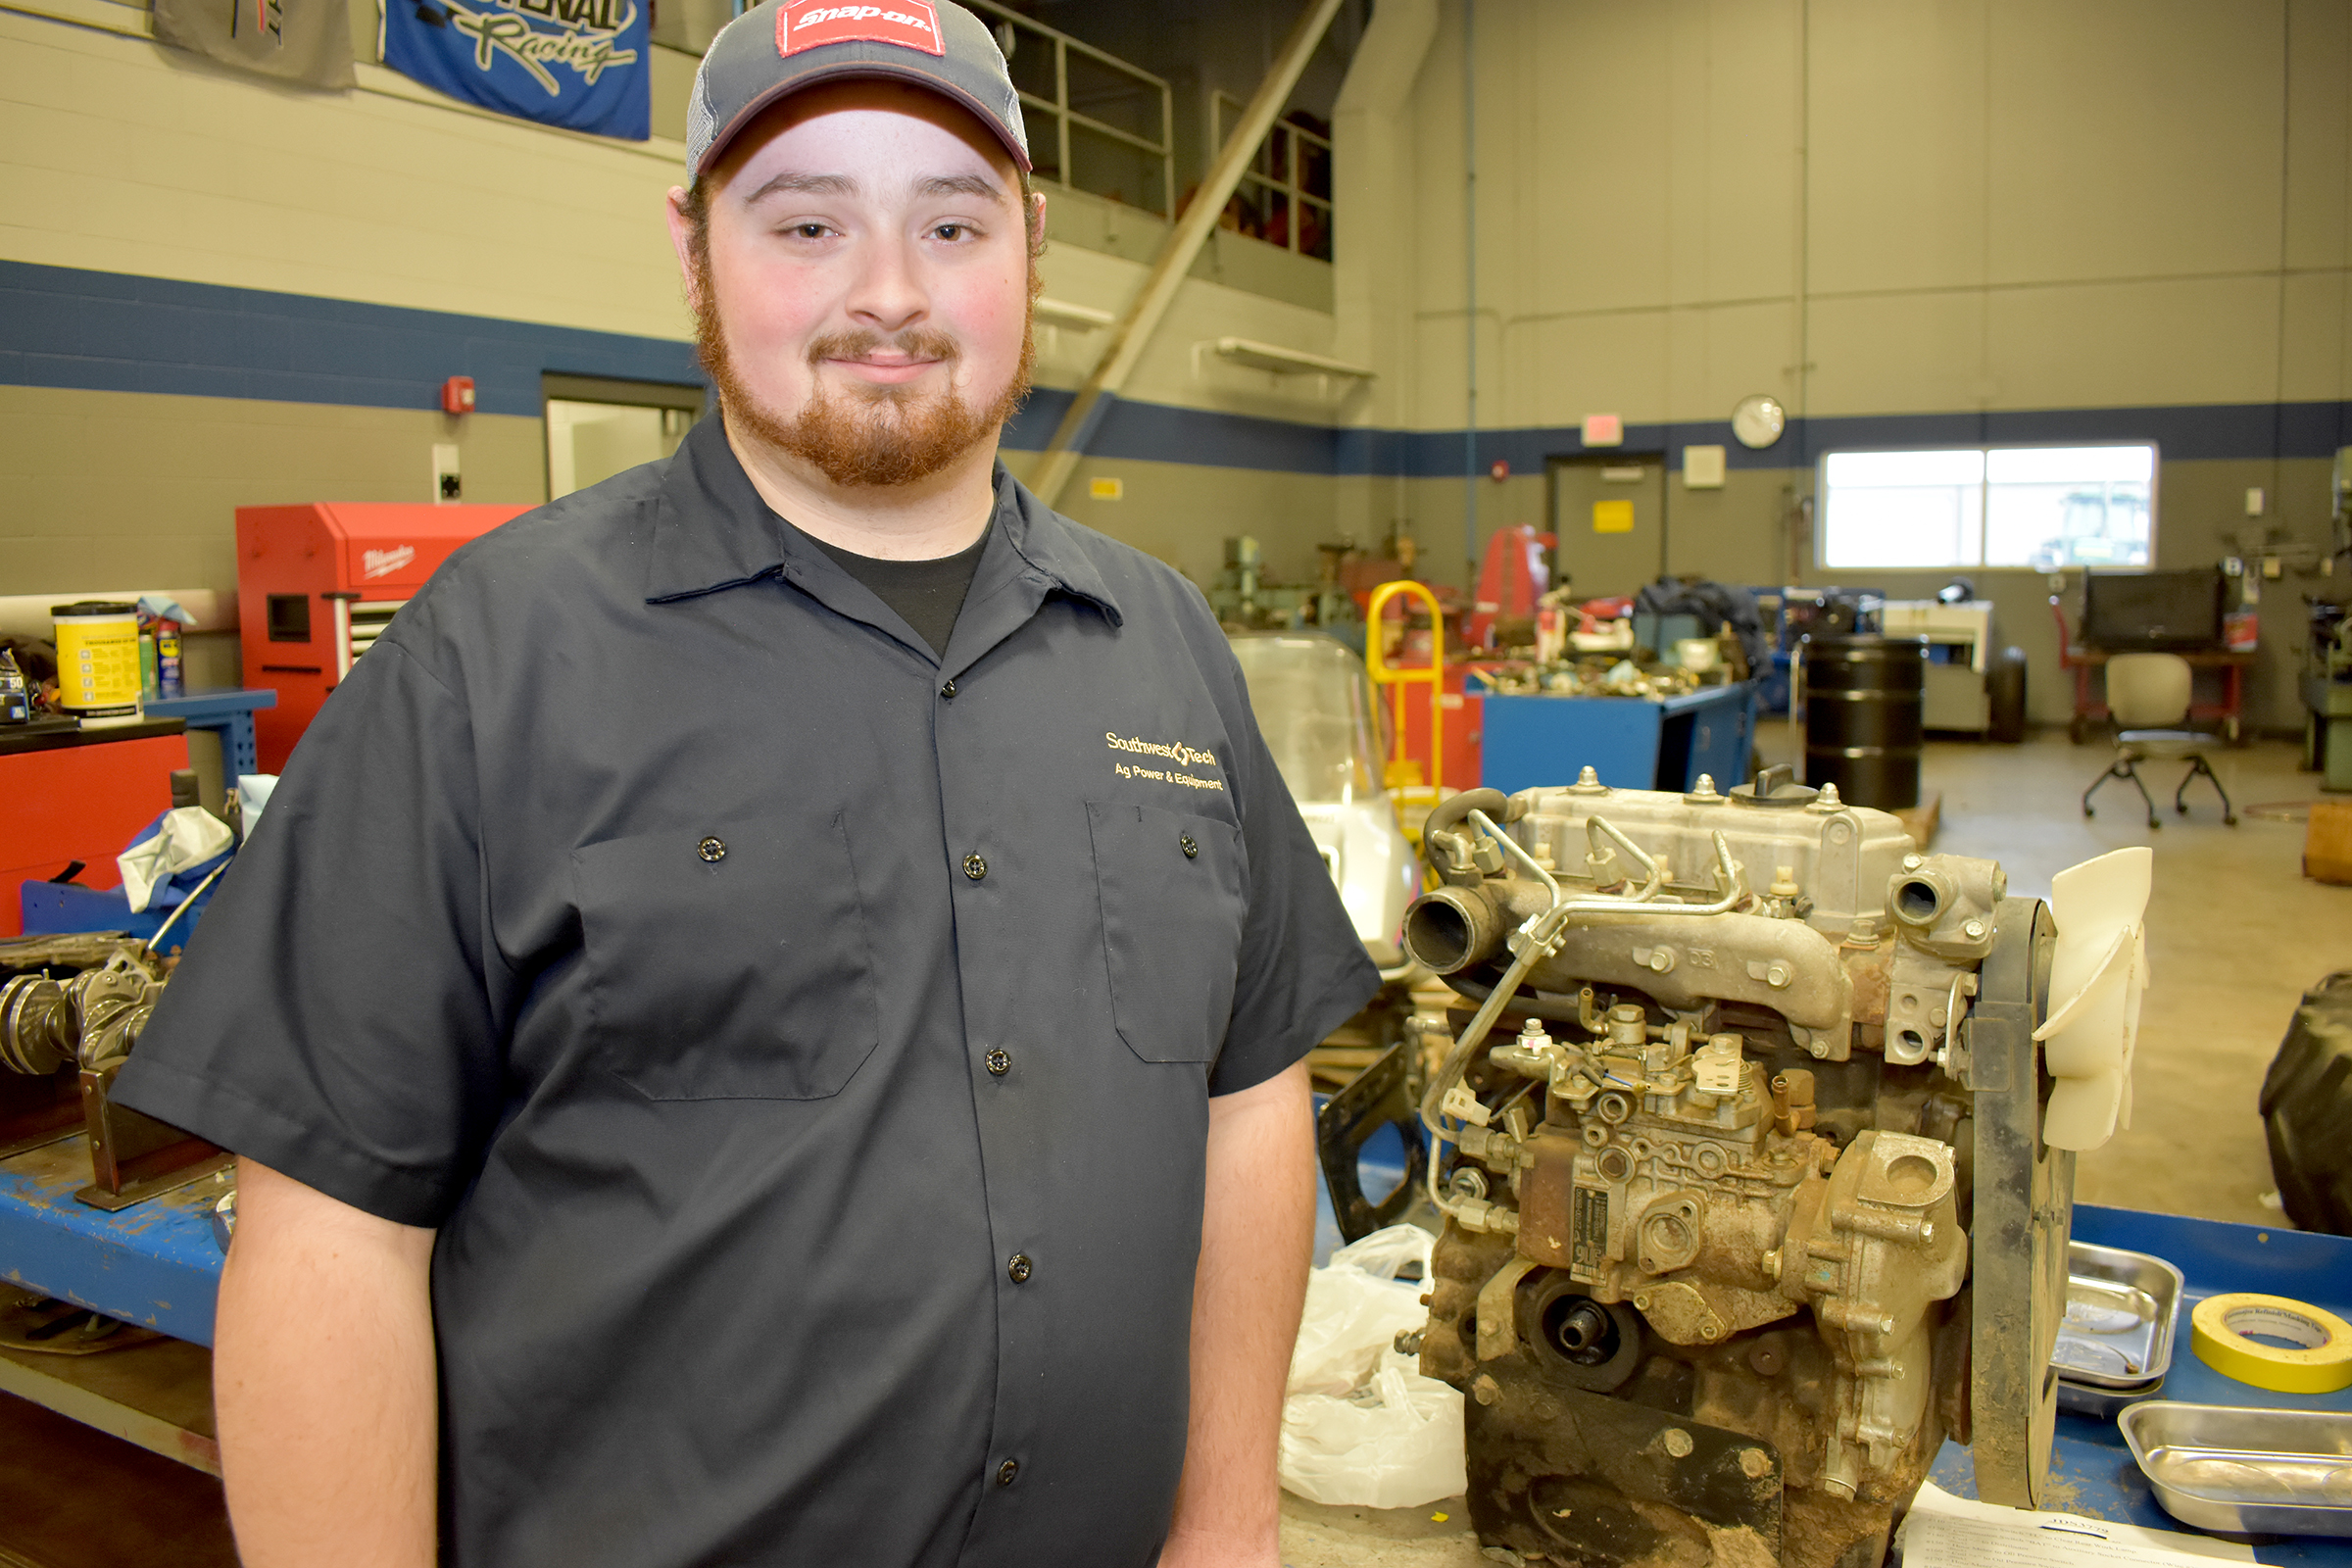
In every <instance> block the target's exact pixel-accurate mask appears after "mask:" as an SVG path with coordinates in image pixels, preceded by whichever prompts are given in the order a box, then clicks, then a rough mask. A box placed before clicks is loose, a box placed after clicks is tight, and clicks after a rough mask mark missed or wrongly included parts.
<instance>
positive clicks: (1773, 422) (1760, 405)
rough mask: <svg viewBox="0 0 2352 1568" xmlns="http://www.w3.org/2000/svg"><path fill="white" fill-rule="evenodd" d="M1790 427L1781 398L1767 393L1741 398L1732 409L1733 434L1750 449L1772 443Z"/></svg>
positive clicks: (1786, 411) (1787, 412)
mask: <svg viewBox="0 0 2352 1568" xmlns="http://www.w3.org/2000/svg"><path fill="white" fill-rule="evenodd" d="M1788 428H1789V411H1788V410H1787V409H1784V408H1782V407H1781V400H1780V399H1779V398H1776V397H1772V396H1770V395H1768V394H1766V393H1762V392H1758V393H1756V394H1755V395H1754V396H1753V397H1744V398H1741V399H1740V402H1739V405H1738V406H1737V407H1736V408H1734V409H1733V410H1732V434H1733V435H1735V436H1738V437H1739V438H1740V445H1741V446H1743V447H1746V448H1748V449H1749V450H1750V451H1758V450H1761V449H1762V448H1765V447H1768V446H1770V445H1772V444H1773V443H1774V442H1775V441H1778V440H1779V439H1780V438H1781V432H1782V431H1783V430H1786V429H1788Z"/></svg>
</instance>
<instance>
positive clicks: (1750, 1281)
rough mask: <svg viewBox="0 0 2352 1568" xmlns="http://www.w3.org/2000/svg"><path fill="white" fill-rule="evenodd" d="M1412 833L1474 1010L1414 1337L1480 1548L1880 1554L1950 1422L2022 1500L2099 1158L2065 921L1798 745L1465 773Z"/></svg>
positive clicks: (1418, 936) (1441, 938) (1998, 1484)
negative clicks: (2053, 1012) (2089, 1149)
mask: <svg viewBox="0 0 2352 1568" xmlns="http://www.w3.org/2000/svg"><path fill="white" fill-rule="evenodd" d="M1423 844H1424V851H1425V853H1426V855H1427V856H1428V858H1429V859H1430V862H1431V864H1432V865H1433V867H1434V868H1435V870H1436V872H1437V873H1438V876H1439V878H1440V879H1441V881H1442V885H1441V886H1439V887H1437V888H1435V889H1434V890H1432V891H1429V892H1427V893H1425V894H1423V895H1422V896H1421V897H1420V898H1419V899H1418V900H1417V901H1416V902H1415V903H1414V904H1413V905H1412V906H1411V907H1410V908H1409V910H1408V911H1407V914H1406V919H1405V945H1406V947H1407V949H1408V950H1409V952H1410V954H1411V956H1413V958H1414V959H1415V960H1416V961H1418V962H1420V963H1422V964H1425V965H1426V966H1428V967H1429V968H1430V969H1433V970H1435V971H1437V972H1438V973H1439V974H1441V975H1443V976H1445V978H1446V982H1447V983H1448V984H1449V985H1450V986H1451V987H1452V989H1453V990H1454V991H1455V992H1456V993H1458V995H1459V998H1460V1002H1459V1005H1458V1006H1457V1008H1456V1009H1455V1011H1454V1012H1453V1014H1452V1015H1451V1019H1450V1023H1451V1025H1452V1026H1453V1027H1454V1028H1455V1029H1458V1035H1457V1036H1456V1038H1455V1040H1454V1044H1453V1046H1452V1049H1451V1050H1450V1051H1449V1052H1448V1054H1446V1058H1445V1060H1444V1062H1443V1064H1442V1065H1441V1066H1440V1067H1438V1069H1437V1070H1436V1071H1435V1073H1434V1075H1433V1076H1432V1077H1431V1078H1430V1080H1429V1082H1428V1084H1427V1089H1426V1094H1425V1097H1424V1098H1423V1100H1422V1103H1421V1113H1420V1120H1421V1122H1422V1124H1423V1126H1424V1127H1425V1128H1426V1130H1427V1131H1428V1133H1429V1134H1430V1135H1431V1137H1432V1138H1433V1139H1434V1140H1435V1142H1436V1144H1437V1147H1438V1157H1437V1158H1436V1159H1434V1160H1433V1161H1431V1162H1429V1163H1428V1164H1427V1166H1426V1179H1427V1184H1428V1196H1429V1198H1430V1200H1431V1201H1433V1202H1434V1203H1435V1204H1436V1206H1437V1208H1438V1209H1439V1210H1440V1211H1441V1212H1442V1213H1443V1214H1444V1216H1445V1220H1446V1223H1445V1230H1444V1234H1443V1236H1442V1237H1441V1239H1440V1241H1439V1243H1438V1246H1437V1249H1436V1252H1435V1256H1434V1258H1433V1260H1432V1265H1431V1277H1430V1279H1429V1282H1428V1284H1429V1294H1428V1297H1427V1302H1428V1306H1429V1321H1428V1324H1427V1327H1426V1329H1425V1330H1424V1332H1423V1334H1422V1337H1421V1345H1420V1354H1421V1363H1422V1369H1423V1370H1424V1371H1425V1372H1426V1373H1427V1374H1428V1375H1430V1376H1432V1377H1436V1378H1442V1379H1444V1380H1445V1381H1446V1382H1447V1383H1450V1384H1452V1385H1454V1386H1455V1387H1456V1388H1459V1389H1460V1390H1462V1391H1463V1393H1464V1394H1465V1395H1466V1396H1467V1397H1466V1399H1465V1400H1464V1407H1465V1412H1466V1415H1465V1419H1466V1426H1467V1432H1466V1437H1467V1464H1468V1474H1469V1504H1470V1511H1471V1515H1472V1520H1473V1523H1474V1524H1475V1526H1476V1529H1477V1532H1478V1536H1479V1539H1480V1540H1481V1542H1482V1543H1484V1544H1486V1545H1487V1546H1489V1547H1490V1548H1502V1550H1501V1551H1495V1550H1490V1555H1496V1556H1502V1555H1504V1554H1506V1553H1510V1552H1515V1553H1517V1554H1519V1556H1520V1557H1521V1558H1523V1559H1527V1560H1533V1561H1550V1562H1554V1563H1560V1564H1568V1565H1577V1568H1596V1565H1601V1564H1610V1565H1618V1564H1624V1565H1633V1564H1641V1565H1660V1568H1664V1565H1684V1564H1688V1565H1692V1568H1696V1565H1701V1564H1708V1563H1716V1564H1725V1565H1731V1564H1739V1565H1749V1564H1775V1563H1787V1564H1805V1565H1822V1568H1830V1565H1838V1568H1845V1565H1867V1564H1875V1563H1877V1562H1878V1561H1879V1560H1880V1557H1881V1554H1882V1552H1883V1551H1884V1549H1885V1546H1886V1543H1887V1534H1888V1531H1889V1529H1890V1528H1891V1524H1892V1521H1893V1520H1894V1518H1895V1516H1896V1514H1897V1512H1898V1511H1899V1509H1900V1508H1901V1507H1902V1506H1903V1504H1904V1503H1905V1502H1906V1501H1907V1500H1908V1499H1909V1497H1910V1496H1911V1495H1912V1493H1913V1492H1914V1491H1915V1490H1916V1489H1917V1487H1918V1485H1919V1483H1920V1481H1921V1479H1922V1478H1923V1477H1924V1476H1925V1475H1926V1473H1927V1470H1928V1468H1929V1466H1930V1464H1931V1463H1932V1462H1933V1460H1934V1458H1935V1456H1936V1450H1937V1448H1938V1447H1939V1446H1941V1444H1942V1442H1943V1441H1944V1439H1945V1437H1946V1436H1952V1437H1955V1438H1958V1439H1959V1440H1960V1441H1962V1442H1964V1443H1970V1444H1972V1445H1973V1446H1974V1448H1975V1455H1976V1461H1977V1469H1978V1486H1979V1492H1980V1495H1982V1496H1984V1497H1985V1498H1986V1499H1988V1500H1995V1501H2008V1502H2013V1503H2016V1504H2019V1505H2031V1504H2032V1503H2033V1502H2034V1499H2035V1495H2036V1494H2037V1493H2038V1490H2039V1487H2040V1483H2041V1477H2042V1475H2043V1473H2044V1471H2045V1470H2046V1466H2047V1460H2048V1452H2049V1444H2050V1435H2051V1421H2052V1390H2053V1385H2052V1383H2051V1381H2050V1378H2049V1376H2048V1374H2047V1367H2048V1359H2049V1352H2050V1348H2051V1344H2052V1340H2053V1337H2054V1335H2055V1332H2056V1327H2057V1323H2058V1320H2059V1317H2060V1315H2061V1314H2062V1313H2063V1311H2064V1304H2065V1283H2066V1282H2065V1257H2066V1240H2067V1224H2068V1216H2069V1211H2070V1204H2071V1194H2072V1180H2073V1155H2072V1154H2071V1153H2069V1152H2063V1151H2059V1150H2055V1149H2053V1148H2051V1147H2050V1146H2049V1143H2048V1142H2047V1140H2046V1139H2045V1136H2044V1134H2045V1132H2046V1130H2047V1129H2046V1128H2045V1126H2044V1118H2045V1115H2046V1112H2047V1108H2048V1099H2049V1094H2050V1091H2051V1089H2052V1088H2053V1086H2054V1085H2055V1084H2056V1082H2057V1081H2056V1080H2054V1079H2052V1078H2051V1077H2050V1075H2049V1073H2048V1072H2047V1071H2045V1070H2044V1066H2045V1064H2044V1062H2043V1060H2042V1055H2041V1053H2040V1051H2039V1050H2038V1049H2037V1046H2036V1043H2035V1034H2036V1031H2037V1030H2040V1031H2042V1032H2043V1033H2044V1035H2045V1036H2046V1035H2047V1033H2048V1030H2047V1029H2046V1028H2045V1025H2046V1024H2047V1023H2048V1022H2049V1021H2050V1020H2049V1012H2050V1008H2049V990H2050V966H2051V961H2052V955H2053V951H2054V949H2055V947H2056V945H2057V944H2056V942H2055V928H2054V926H2053V923H2052V919H2051V915H2050V911H2049V910H2048V909H2047V908H2046V907H2044V906H2043V905H2042V904H2041V903H2040V902H2039V901H2035V900H2029V899H2012V898H2010V897H2008V889H2007V879H2006V878H2005V877H2004V876H2003V874H2002V872H2001V869H2000V867H1999V866H1998V865H1996V864H1994V863H1993V862H1991V861H1989V860H1982V859H1972V858H1962V857H1957V856H1948V855H1923V854H1921V853H1919V851H1918V850H1917V848H1916V846H1915V845H1914V844H1913V842H1912V841H1911V839H1910V838H1909V837H1908V836H1907V835H1906V834H1905V832H1904V829H1903V827H1902V824H1901V823H1900V821H1899V820H1898V819H1897V818H1895V817H1894V816H1892V815H1890V814H1888V813H1886V812H1883V811H1877V810H1871V809H1857V808H1854V807H1850V806H1847V805H1845V804H1843V803H1842V802H1840V801H1839V800H1838V795H1837V792H1836V790H1835V789H1834V788H1824V789H1821V790H1819V791H1816V790H1813V789H1810V788H1806V787H1803V786H1800V785H1796V784H1793V783H1790V782H1789V781H1788V780H1787V777H1786V770H1773V771H1771V772H1768V773H1767V774H1766V775H1765V776H1763V777H1762V778H1760V779H1758V780H1757V781H1756V782H1755V783H1753V784H1749V785H1743V786H1740V787H1738V788H1736V789H1733V790H1730V791H1728V792H1720V793H1719V792H1718V791H1717V790H1716V789H1715V788H1714V786H1713V783H1712V781H1710V780H1707V779H1703V778H1702V779H1701V780H1700V781H1699V784H1698V787H1697V788H1696V789H1695V790H1694V791H1693V792H1692V793H1691V794H1687V795H1678V794H1669V793H1661V792H1654V791H1646V790H1626V789H1612V788H1608V787H1605V786H1603V785H1601V784H1600V783H1598V782H1597V781H1596V779H1595V777H1594V775H1593V769H1591V768H1587V769H1585V771H1584V775H1583V777H1582V778H1581V779H1580V781H1579V782H1577V783H1575V784H1572V785H1568V786H1565V787H1559V788H1544V789H1534V790H1527V791H1522V792H1521V793H1519V794H1517V795H1514V796H1510V797H1507V798H1506V797H1504V796H1503V795H1501V794H1499V793H1498V792H1495V791H1493V790H1478V791H1472V792H1469V793H1466V794H1463V795H1457V796H1454V797H1451V798H1450V799H1448V800H1447V801H1446V802H1445V803H1443V804H1442V805H1440V806H1439V807H1438V808H1437V809H1436V810H1435V811H1434V812H1433V813H1432V815H1431V816H1430V818H1429V821H1428V823H1427V825H1426V827H1425V830H1424V840H1423ZM2095 863H2096V862H2094V864H2095ZM2117 940H2118V942H2119V943H2120V942H2121V941H2122V939H2120V938H2119V939H2117ZM2131 940H2132V941H2134V942H2135V941H2136V937H2135V936H2134V937H2133V938H2132V939H2131ZM2133 951H2134V952H2135V951H2136V950H2135V949H2134V950H2133ZM2110 967H2112V965H2111V966H2110ZM2118 983H2119V984H2123V985H2135V984H2136V975H2135V974H2131V975H2127V976H2126V977H2125V979H2124V980H2123V981H2121V982H2118ZM2136 995H2137V993H2136V990H2135V989H2134V990H2132V992H2131V998H2132V1000H2133V1003H2134V1005H2135V1002H2136ZM2061 1021H2062V1022H2063V1020H2061ZM2126 1027H2127V1030H2128V1022H2127V1025H2126ZM2077 1076H2078V1077H2081V1076H2082V1074H2081V1073H2078V1074H2077ZM2106 1083H2107V1080H2105V1079H2101V1080H2099V1082H2098V1083H2097V1084H2093V1085H2091V1086H2090V1087H2089V1088H2088V1089H2086V1090H2084V1091H2083V1093H2085V1094H2088V1095H2091V1096H2092V1097H2093V1098H2095V1097H2096V1096H2097V1095H2098V1094H2101V1093H2104V1092H2105V1088H2104V1086H2105V1085H2106ZM2107 1114H2108V1119H2109V1121H2110V1122H2112V1119H2113V1115H2114V1107H2113V1105H2112V1103H2110V1105H2109V1108H2108V1112H2107ZM2093 1119H2095V1109H2094V1115H2093ZM1416 1164H1419V1161H1416Z"/></svg>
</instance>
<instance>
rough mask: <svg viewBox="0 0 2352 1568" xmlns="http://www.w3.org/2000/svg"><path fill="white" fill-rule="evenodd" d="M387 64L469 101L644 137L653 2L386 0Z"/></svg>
mask: <svg viewBox="0 0 2352 1568" xmlns="http://www.w3.org/2000/svg"><path fill="white" fill-rule="evenodd" d="M379 3H380V5H381V8H382V9H381V10H380V11H379V12H378V16H379V18H380V22H381V26H382V36H381V38H380V39H379V40H378V42H379V45H380V47H381V50H382V54H383V61H384V64H385V65H387V66H390V67H391V68H392V69H393V70H394V71H397V72H399V73H401V74H402V75H404V76H409V77H411V78H413V79H415V80H417V81H420V82H423V83H424V84H425V85H426V86H428V87H431V88H433V89H434V90H435V91H437V92H444V93H447V94H448V95H449V96H450V97H452V98H457V99H461V100H463V101H464V102H466V103H469V104H479V105H480V106H481V107H483V108H484V109H494V110H496V111H498V112H499V113H500V114H504V115H514V116H515V117H517V118H518V119H522V120H535V121H537V122H539V123H541V124H543V125H560V126H562V127H563V128H564V129H565V130H584V131H588V132H590V133H592V134H594V135H598V136H618V137H621V138H623V139H624V140H628V141H644V140H646V139H647V137H648V136H650V135H651V134H652V108H651V99H650V97H649V95H648V90H647V69H648V68H647V63H646V62H647V57H648V54H649V50H650V43H651V36H650V12H651V0H379Z"/></svg>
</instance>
